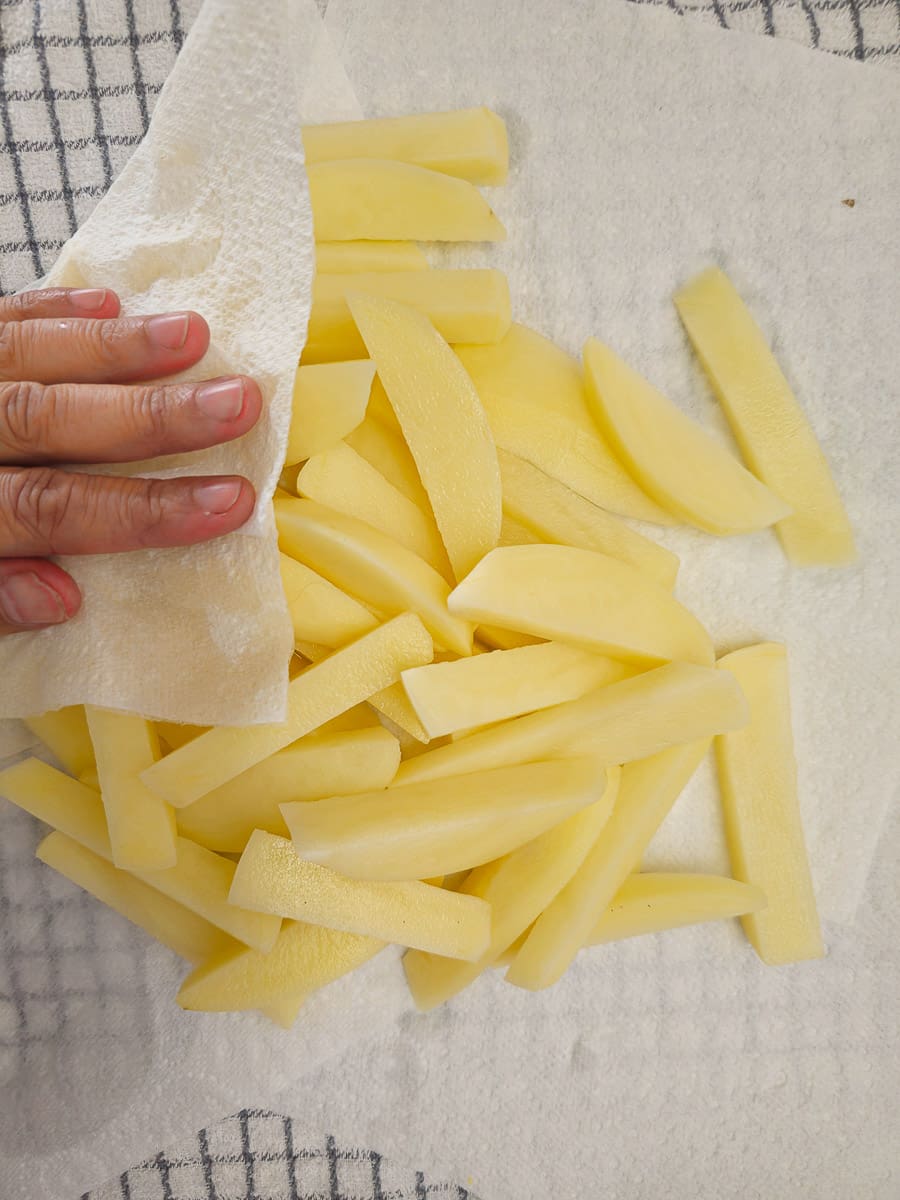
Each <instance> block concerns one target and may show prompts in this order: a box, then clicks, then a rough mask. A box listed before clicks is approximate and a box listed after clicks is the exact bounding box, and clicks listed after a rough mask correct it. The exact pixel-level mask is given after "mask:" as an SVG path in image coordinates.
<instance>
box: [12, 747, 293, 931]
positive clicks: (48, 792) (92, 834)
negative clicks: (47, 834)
mask: <svg viewBox="0 0 900 1200" xmlns="http://www.w3.org/2000/svg"><path fill="white" fill-rule="evenodd" d="M0 795H3V796H6V798H7V799H8V800H10V801H11V802H12V803H13V804H16V805H18V807H19V808H22V809H24V810H25V811H26V812H29V813H31V815H32V816H33V817H37V819H38V820H39V821H44V822H45V823H46V824H47V825H52V826H53V827H54V828H55V829H58V830H59V831H60V833H64V834H65V835H66V837H69V838H72V839H73V841H76V842H78V843H79V845H82V846H85V847H86V848H87V849H88V850H91V851H93V853H94V854H97V855H99V856H100V857H101V858H104V859H106V861H107V862H112V847H111V846H110V842H109V834H108V833H107V829H106V816H105V814H104V811H103V803H102V801H101V800H100V797H99V796H98V795H97V793H96V792H95V791H93V790H92V789H91V788H88V787H85V786H84V784H81V783H78V782H77V781H76V780H74V779H72V778H70V777H69V776H68V775H64V774H63V773H62V772H61V771H57V770H56V769H55V768H54V767H49V766H47V764H46V763H43V762H40V761H39V760H38V759H36V758H29V759H25V760H24V761H23V762H20V763H17V764H16V765H15V766H14V767H9V768H8V769H7V770H6V771H3V772H0ZM176 849H177V857H176V863H175V866H174V867H169V868H168V869H167V870H165V871H134V872H132V874H134V875H135V877H136V878H137V879H140V880H141V881H142V882H143V883H146V884H148V885H149V886H150V887H152V888H155V889H156V890H157V891H159V892H162V893H163V895H165V896H168V897H169V899H170V900H174V901H175V902H176V903H178V904H181V905H184V907H185V908H189V909H190V910H191V912H193V913H196V914H197V916H199V917H203V918H204V919H205V920H207V921H209V922H210V924H212V925H215V926H217V928H219V929H221V930H223V931H224V932H225V933H228V934H230V935H231V936H232V937H233V938H236V939H237V940H238V941H240V942H244V943H245V944H246V945H248V946H254V947H256V948H257V949H259V950H261V951H263V952H265V951H267V950H269V949H271V947H272V944H273V942H274V941H275V938H276V937H277V935H278V928H279V922H278V920H277V919H276V918H273V917H271V916H269V915H264V914H262V913H251V912H244V911H243V910H242V909H239V908H235V907H234V905H231V904H229V903H228V892H229V890H230V888H231V881H232V878H233V877H234V866H235V864H234V863H233V862H230V861H229V860H228V859H227V858H222V857H221V856H220V855H218V854H213V852H212V851H211V850H207V849H206V847H205V846H198V845H197V844H196V843H194V842H191V841H189V840H188V839H187V838H182V837H179V838H178V839H177V842H176Z"/></svg>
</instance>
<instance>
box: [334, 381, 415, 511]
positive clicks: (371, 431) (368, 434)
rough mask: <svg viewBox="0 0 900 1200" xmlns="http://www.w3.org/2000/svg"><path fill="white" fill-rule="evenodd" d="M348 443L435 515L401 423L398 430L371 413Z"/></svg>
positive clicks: (389, 481)
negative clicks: (401, 428)
mask: <svg viewBox="0 0 900 1200" xmlns="http://www.w3.org/2000/svg"><path fill="white" fill-rule="evenodd" d="M380 387H381V384H380V382H379V381H378V379H377V378H376V380H375V390H377V389H379V388H380ZM347 445H348V446H351V447H352V448H353V449H354V450H355V451H356V453H357V454H358V455H360V457H361V458H364V459H365V460H366V462H367V463H369V464H370V466H373V467H374V468H375V470H376V471H378V472H379V474H381V475H383V476H384V477H385V479H386V480H387V481H388V483H390V484H392V485H393V487H395V488H396V489H397V491H398V492H402V493H403V495H404V496H405V497H406V498H407V500H411V501H412V502H413V504H417V505H418V506H419V508H421V510H422V512H424V513H426V514H431V504H430V503H429V501H428V493H427V492H426V491H425V489H424V488H423V487H422V481H421V479H419V472H418V470H417V468H416V461H415V459H414V458H413V456H412V455H411V454H410V452H409V447H408V446H407V444H406V442H404V440H403V435H402V433H401V432H400V428H399V426H397V427H396V430H395V429H393V428H390V427H388V426H386V425H385V424H384V422H383V421H381V420H380V419H379V418H377V417H375V416H374V415H373V414H371V413H370V414H369V416H367V417H366V419H365V421H363V423H362V425H360V426H359V427H358V428H357V429H354V430H353V432H352V433H351V434H350V435H349V436H348V438H347Z"/></svg>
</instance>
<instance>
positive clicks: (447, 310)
mask: <svg viewBox="0 0 900 1200" xmlns="http://www.w3.org/2000/svg"><path fill="white" fill-rule="evenodd" d="M359 293H363V294H365V295H367V296H385V297H387V298H388V299H390V300H396V301H398V302H399V303H401V304H408V305H409V306H410V307H411V308H416V309H418V310H419V311H420V312H422V313H425V315H426V316H427V317H428V318H429V320H431V321H432V322H433V324H434V326H435V328H436V329H437V331H438V332H439V333H440V335H441V337H444V338H446V339H447V341H448V342H462V341H465V342H495V341H497V339H498V338H501V337H503V335H504V333H506V331H507V329H508V328H509V321H510V299H509V284H508V283H507V281H506V276H505V275H504V274H503V273H502V272H500V271H491V270H470V271H454V270H440V271H381V272H380V271H368V272H360V273H358V274H344V275H323V274H319V275H317V276H316V278H315V280H314V282H313V305H312V311H311V313H310V316H309V328H308V330H307V335H306V346H305V348H304V350H303V355H302V362H304V363H313V362H334V361H335V360H337V359H346V358H365V357H366V347H365V343H364V342H363V340H362V337H361V336H360V333H359V330H358V329H357V328H356V323H355V321H354V320H353V317H352V316H351V314H350V308H349V306H348V304H347V297H348V296H350V295H358V294H359Z"/></svg>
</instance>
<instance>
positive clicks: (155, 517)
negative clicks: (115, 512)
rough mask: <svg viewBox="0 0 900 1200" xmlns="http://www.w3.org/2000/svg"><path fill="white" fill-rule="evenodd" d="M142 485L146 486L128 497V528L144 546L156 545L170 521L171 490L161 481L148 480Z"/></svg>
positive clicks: (142, 481)
mask: <svg viewBox="0 0 900 1200" xmlns="http://www.w3.org/2000/svg"><path fill="white" fill-rule="evenodd" d="M141 483H142V484H143V485H144V486H143V487H141V488H140V489H139V490H137V489H136V490H135V491H133V492H131V493H130V495H129V497H128V499H129V505H128V507H129V513H128V526H129V528H130V529H132V530H133V531H134V533H135V536H136V537H137V539H138V541H139V542H140V544H141V545H142V546H147V545H154V544H155V542H156V536H157V534H158V533H159V531H160V530H161V529H162V528H163V526H164V525H166V524H167V521H168V517H169V513H170V508H169V504H168V496H169V488H168V486H167V485H166V483H165V482H164V481H163V480H161V479H146V480H141Z"/></svg>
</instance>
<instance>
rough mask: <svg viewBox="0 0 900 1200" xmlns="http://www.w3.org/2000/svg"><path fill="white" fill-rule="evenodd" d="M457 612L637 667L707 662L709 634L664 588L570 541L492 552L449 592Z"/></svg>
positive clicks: (709, 657)
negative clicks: (560, 544) (561, 544)
mask: <svg viewBox="0 0 900 1200" xmlns="http://www.w3.org/2000/svg"><path fill="white" fill-rule="evenodd" d="M447 604H448V606H449V608H450V611H451V612H452V613H455V614H456V615H457V616H460V617H464V618H466V619H467V620H470V621H474V622H477V623H478V624H481V623H482V622H486V623H488V624H491V625H500V626H501V627H503V628H512V629H518V630H521V631H522V632H524V633H530V634H534V635H536V636H538V637H545V638H553V639H556V640H558V641H561V642H569V643H571V644H572V645H576V646H581V647H582V648H583V649H585V650H592V651H595V652H596V653H598V654H609V655H611V656H612V657H613V658H621V659H624V660H625V661H628V662H633V663H635V664H637V665H639V666H641V665H643V666H648V665H653V664H656V663H659V662H664V661H667V660H676V661H685V662H694V663H699V664H701V665H708V664H711V663H712V662H713V661H714V655H713V648H712V642H711V641H710V638H709V634H708V633H707V632H706V630H705V629H704V628H703V626H702V625H701V624H700V622H699V621H698V620H697V618H696V617H695V616H693V614H691V613H689V612H688V610H687V609H686V608H683V607H682V605H680V604H679V603H678V601H677V600H675V599H674V598H673V596H672V595H671V593H670V592H667V591H666V590H665V588H662V587H660V586H659V585H658V584H657V583H654V581H653V580H652V579H650V578H649V576H647V575H646V574H643V573H642V572H641V571H638V570H636V569H635V568H634V567H631V566H629V565H628V564H627V563H624V562H621V561H620V560H619V559H616V558H610V557H609V555H606V554H597V553H594V552H593V551H590V550H579V549H577V548H575V547H572V546H504V547H502V548H500V549H497V550H493V551H491V553H490V554H488V555H487V556H486V557H485V558H483V559H482V560H481V562H480V563H479V564H478V566H477V567H475V569H474V570H473V571H472V572H471V573H470V574H469V575H468V576H467V577H466V578H465V579H464V580H463V582H462V583H460V584H458V585H457V586H456V588H455V589H454V590H453V591H452V592H451V593H450V597H449V599H448V601H447Z"/></svg>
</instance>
